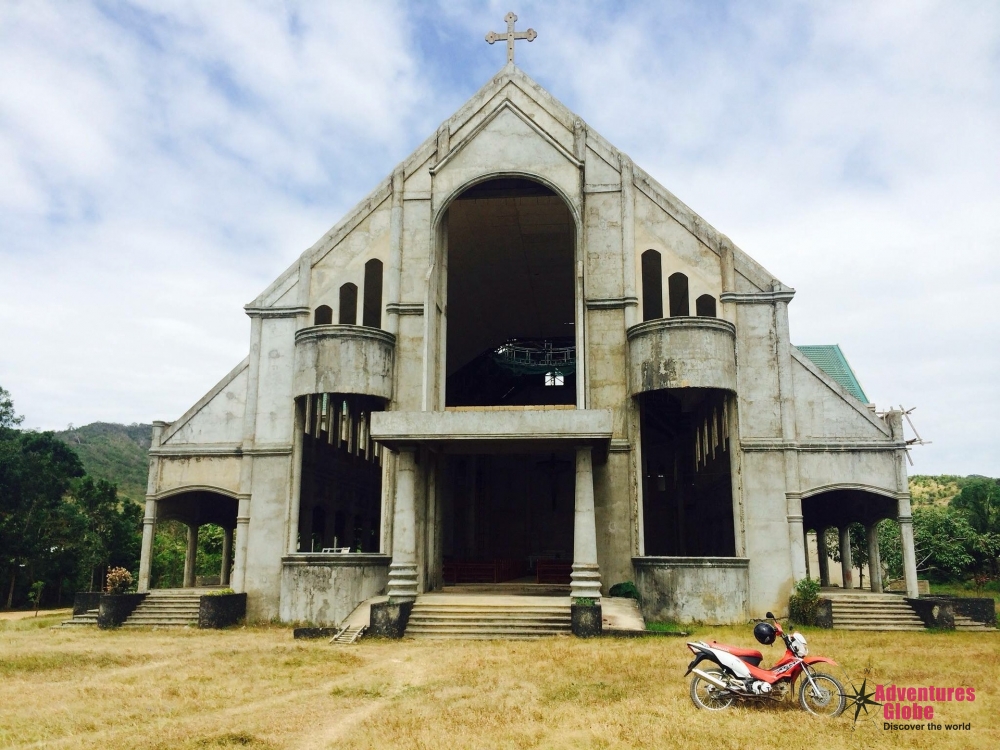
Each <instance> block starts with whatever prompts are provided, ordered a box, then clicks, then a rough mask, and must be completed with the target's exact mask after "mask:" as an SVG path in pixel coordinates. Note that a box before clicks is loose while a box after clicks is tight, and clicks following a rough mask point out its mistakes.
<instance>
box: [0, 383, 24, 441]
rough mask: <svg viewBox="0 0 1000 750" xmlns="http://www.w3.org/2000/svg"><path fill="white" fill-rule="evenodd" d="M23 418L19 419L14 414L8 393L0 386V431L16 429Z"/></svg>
mask: <svg viewBox="0 0 1000 750" xmlns="http://www.w3.org/2000/svg"><path fill="white" fill-rule="evenodd" d="M23 421H24V417H19V416H18V415H17V414H16V413H15V412H14V402H13V401H12V400H11V398H10V392H9V391H7V390H6V389H5V388H4V387H3V386H0V430H12V429H16V428H17V426H18V425H19V424H21V422H23Z"/></svg>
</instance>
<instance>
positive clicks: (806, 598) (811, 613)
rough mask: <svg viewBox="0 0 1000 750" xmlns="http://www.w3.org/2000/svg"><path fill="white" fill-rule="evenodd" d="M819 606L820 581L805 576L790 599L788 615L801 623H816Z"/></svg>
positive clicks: (793, 620) (797, 584) (796, 585)
mask: <svg viewBox="0 0 1000 750" xmlns="http://www.w3.org/2000/svg"><path fill="white" fill-rule="evenodd" d="M818 608H819V581H816V580H814V579H812V578H803V579H802V580H801V581H799V582H798V583H796V584H795V593H794V594H792V596H791V597H790V598H789V600H788V617H789V619H791V620H792V622H795V623H797V624H799V625H815V624H816V615H817V610H818Z"/></svg>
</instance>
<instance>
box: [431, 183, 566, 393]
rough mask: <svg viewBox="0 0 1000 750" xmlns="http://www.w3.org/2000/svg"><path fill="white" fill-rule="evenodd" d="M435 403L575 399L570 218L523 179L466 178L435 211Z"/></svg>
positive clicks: (546, 191) (558, 202) (548, 193)
mask: <svg viewBox="0 0 1000 750" xmlns="http://www.w3.org/2000/svg"><path fill="white" fill-rule="evenodd" d="M444 225H445V226H444V228H445V232H444V237H445V238H446V239H445V247H444V252H445V255H446V259H447V260H446V264H447V291H446V299H447V329H446V336H445V373H446V378H445V405H446V406H447V407H517V406H521V407H523V406H557V405H562V406H573V405H575V404H576V328H575V320H576V288H575V277H574V273H573V269H574V264H575V245H576V224H575V221H574V219H573V215H572V213H571V211H570V209H569V207H568V206H567V205H566V203H565V202H564V200H563V199H562V198H561V197H560V196H559V195H557V194H556V193H555V192H554V191H553V190H552V189H550V188H549V187H547V186H546V185H543V184H541V183H539V182H535V181H533V180H529V179H525V178H520V177H505V178H497V179H491V180H487V181H485V182H480V183H478V184H476V185H473V186H472V187H470V188H467V189H466V190H465V191H463V192H462V193H461V194H459V195H458V197H457V198H456V199H455V200H454V201H453V202H452V203H451V204H450V206H449V208H448V212H447V215H446V216H445V218H444Z"/></svg>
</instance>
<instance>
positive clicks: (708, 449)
mask: <svg viewBox="0 0 1000 750" xmlns="http://www.w3.org/2000/svg"><path fill="white" fill-rule="evenodd" d="M730 402H731V399H730V396H729V393H728V392H727V391H723V390H718V389H714V388H676V389H666V390H661V391H652V392H649V393H644V394H642V395H641V396H640V397H639V408H640V420H641V427H642V462H643V478H644V484H643V527H644V528H643V530H644V539H645V552H646V554H647V555H669V556H682V557H683V556H696V557H731V556H733V555H735V554H736V541H735V531H734V528H735V527H734V524H733V493H732V475H731V468H730V453H729V445H730V439H731V437H730V435H729V430H728V417H729V409H730V408H731V405H730Z"/></svg>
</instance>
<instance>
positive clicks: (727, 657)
mask: <svg viewBox="0 0 1000 750" xmlns="http://www.w3.org/2000/svg"><path fill="white" fill-rule="evenodd" d="M767 619H768V620H770V621H771V622H773V623H774V625H771V623H769V622H767V621H761V622H759V623H757V625H756V626H755V627H754V629H753V634H754V637H755V638H756V639H757V641H758V642H760V643H762V644H764V645H766V646H770V645H771V644H773V643H774V641H775V639H776V638H778V637H780V638H781V640H783V641H784V642H785V649H786V650H785V655H784V656H783V657H781V659H780V660H779V661H778V662H777V663H776V664H775V665H774V666H772V667H771V668H770V669H762V668H761V666H760V663H761V661H763V659H764V657H763V655H762V654H761V653H760V651H757V650H754V649H749V648H740V647H738V646H728V645H726V644H725V643H718V642H716V641H708V642H707V643H705V642H703V641H698V642H695V643H688V644H687V647H688V648H689V649H691V653H693V654H694V657H695V658H694V661H692V662H691V663H690V664H689V665H688V670H687V672H685V673H684V676H685V677H686V676H687V675H689V674H691V673H694V677H692V678H691V700H692V701H693V702H694V705H695V706H697V707H698V708H704V709H708V710H709V711H721V710H722V709H725V708H729V707H730V706H731V705H732V704H733V703H734V702H735V701H750V700H778V701H780V700H784V699H785V698H786V697H787V696H788V695H789V694H791V695H794V694H795V681H796V680H797V679H798V678H799V677H800V676H801V677H802V681H801V683H800V685H799V705H800V706H802V708H803V709H804V710H806V711H808V712H809V713H811V714H815V715H816V716H825V717H830V718H832V717H834V716H839V715H840V714H841V712H842V711H843V710H844V706H845V705H846V703H847V699H846V697H845V695H844V687H843V686H842V685H841V684H840V682H839V681H837V679H836V678H834V677H833V676H832V675H829V674H826V673H825V672H817V671H816V670H815V669H814V665H816V664H832V665H834V666H837V662H835V661H834V660H833V659H828V658H827V657H825V656H809V655H808V654H809V648H808V646H806V639H805V637H804V636H803V635H802V634H801V633H792V634H791V635H786V634H785V632H784V631H783V630H782V629H781V623H779V622H778V621H777V620H776V619H775V618H774V615H773V614H771V613H770V612H768V613H767ZM703 661H708V662H711V663H712V664H713V665H714V666H712V667H711V668H709V667H708V666H707V665H706V668H705V670H704V671H703V670H701V669H697V666H698V665H699V664H700V663H701V662H703Z"/></svg>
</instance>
